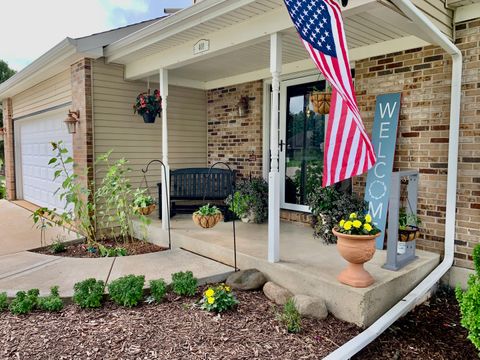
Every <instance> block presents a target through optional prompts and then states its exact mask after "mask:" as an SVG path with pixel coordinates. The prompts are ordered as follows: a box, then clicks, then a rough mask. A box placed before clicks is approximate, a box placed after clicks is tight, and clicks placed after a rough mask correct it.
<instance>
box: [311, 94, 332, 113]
mask: <svg viewBox="0 0 480 360" xmlns="http://www.w3.org/2000/svg"><path fill="white" fill-rule="evenodd" d="M331 99H332V94H331V92H330V91H328V89H325V90H324V91H320V90H317V89H315V88H314V89H313V91H312V93H311V94H310V102H311V103H312V105H313V111H315V112H316V113H317V114H320V115H326V114H328V113H329V112H330V101H331Z"/></svg>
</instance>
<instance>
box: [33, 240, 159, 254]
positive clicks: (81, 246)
mask: <svg viewBox="0 0 480 360" xmlns="http://www.w3.org/2000/svg"><path fill="white" fill-rule="evenodd" d="M100 243H101V244H102V245H103V246H105V247H107V248H115V247H117V248H119V247H121V248H124V249H126V250H127V255H128V256H130V255H141V254H149V253H154V252H159V251H165V250H168V249H167V248H164V247H161V246H158V245H155V244H152V243H149V242H146V241H143V240H138V239H135V240H132V241H130V242H126V243H123V242H115V240H111V239H108V240H102V241H101V242H100ZM95 250H96V251H95V252H92V251H89V247H88V245H86V244H85V243H73V244H68V245H66V250H65V251H63V252H60V253H55V254H53V253H52V251H51V249H50V247H49V246H46V247H43V248H40V249H35V250H32V251H33V252H36V253H40V254H45V255H56V256H64V257H76V258H98V257H100V254H99V253H98V250H97V249H96V248H95Z"/></svg>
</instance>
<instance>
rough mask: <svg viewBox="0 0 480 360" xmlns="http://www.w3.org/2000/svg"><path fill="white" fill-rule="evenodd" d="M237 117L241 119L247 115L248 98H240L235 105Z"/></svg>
mask: <svg viewBox="0 0 480 360" xmlns="http://www.w3.org/2000/svg"><path fill="white" fill-rule="evenodd" d="M237 111H238V116H240V117H243V116H245V115H247V112H248V96H242V97H240V100H239V101H238V103H237Z"/></svg>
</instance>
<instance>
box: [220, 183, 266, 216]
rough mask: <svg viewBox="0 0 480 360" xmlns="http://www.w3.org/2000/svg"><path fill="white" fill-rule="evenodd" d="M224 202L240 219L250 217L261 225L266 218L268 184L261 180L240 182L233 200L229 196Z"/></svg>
mask: <svg viewBox="0 0 480 360" xmlns="http://www.w3.org/2000/svg"><path fill="white" fill-rule="evenodd" d="M225 202H226V204H227V205H229V206H230V210H231V211H233V212H234V213H235V214H236V215H237V216H239V217H240V218H242V217H251V220H253V222H255V223H257V224H261V223H263V222H264V221H265V220H266V219H267V218H268V183H267V182H266V181H265V180H264V179H263V178H251V179H245V180H242V181H241V182H240V183H238V184H237V191H236V192H235V194H234V197H233V199H232V197H231V196H229V197H228V198H227V199H226V200H225Z"/></svg>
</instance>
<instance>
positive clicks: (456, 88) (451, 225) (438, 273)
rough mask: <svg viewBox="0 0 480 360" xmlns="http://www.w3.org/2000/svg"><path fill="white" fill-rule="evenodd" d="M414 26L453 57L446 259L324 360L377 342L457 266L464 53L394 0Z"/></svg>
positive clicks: (338, 359)
mask: <svg viewBox="0 0 480 360" xmlns="http://www.w3.org/2000/svg"><path fill="white" fill-rule="evenodd" d="M391 1H392V2H393V3H394V4H395V5H396V6H397V7H398V8H399V9H400V10H402V11H403V13H404V14H405V15H407V16H408V17H409V18H410V19H411V20H412V21H413V22H415V23H417V24H418V25H419V26H421V27H423V28H424V30H425V32H426V33H428V34H429V35H430V36H431V37H432V39H433V40H434V42H435V43H436V44H438V45H439V46H441V47H442V49H444V50H445V51H446V52H447V53H448V54H450V55H451V57H452V60H453V62H452V88H451V104H450V134H449V138H450V141H449V144H448V176H447V209H446V214H445V256H444V259H443V261H442V262H441V263H440V265H438V267H436V268H435V269H434V270H433V271H432V272H431V273H430V274H429V275H428V276H427V277H426V278H425V279H424V280H423V281H422V282H421V283H420V284H419V285H417V287H415V288H414V289H413V290H412V291H411V292H410V293H409V294H408V295H407V296H405V297H404V298H403V299H402V300H400V301H399V302H398V303H397V304H396V305H395V306H394V307H392V308H391V309H390V310H389V311H387V312H386V313H385V314H384V315H383V316H382V317H381V318H380V319H378V320H377V321H376V322H375V323H374V324H373V325H371V326H370V327H369V328H367V329H366V330H365V331H363V332H362V333H360V334H359V335H358V336H356V337H354V338H353V339H352V340H350V341H349V342H347V343H346V344H344V345H343V346H341V347H339V348H338V349H337V350H335V351H334V352H332V353H331V354H330V355H328V356H327V357H325V358H324V360H343V359H350V358H351V357H352V356H353V355H355V354H356V353H358V352H359V351H360V350H362V349H363V348H364V347H365V346H367V345H368V344H370V343H371V342H372V341H373V340H375V339H376V338H377V337H378V336H379V335H380V334H382V333H383V332H384V331H385V330H386V329H388V328H389V327H390V326H391V325H392V324H393V323H394V322H395V321H396V320H397V319H399V318H400V317H402V316H404V315H405V314H407V313H408V312H409V311H410V310H412V309H413V308H414V307H415V306H416V305H418V304H419V303H420V302H421V301H422V299H423V298H424V296H425V294H427V293H428V292H429V291H430V290H431V289H432V288H433V287H434V286H435V285H436V284H437V283H438V281H439V280H440V278H441V277H442V276H443V275H444V274H445V273H446V272H447V271H448V270H449V269H450V267H451V266H452V265H453V254H454V248H455V209H456V206H457V203H456V202H457V169H458V142H459V126H460V100H461V85H462V53H461V52H460V50H459V49H458V48H457V47H456V46H455V45H454V44H453V43H452V42H451V41H450V40H449V39H448V38H447V37H446V36H445V35H444V34H443V33H442V32H441V31H440V30H438V29H437V28H436V27H435V25H433V24H432V22H431V21H430V20H429V19H428V18H427V17H426V16H425V15H424V14H423V13H422V12H421V11H420V10H419V9H418V8H417V7H416V6H415V5H413V4H412V2H411V1H410V0H391Z"/></svg>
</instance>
